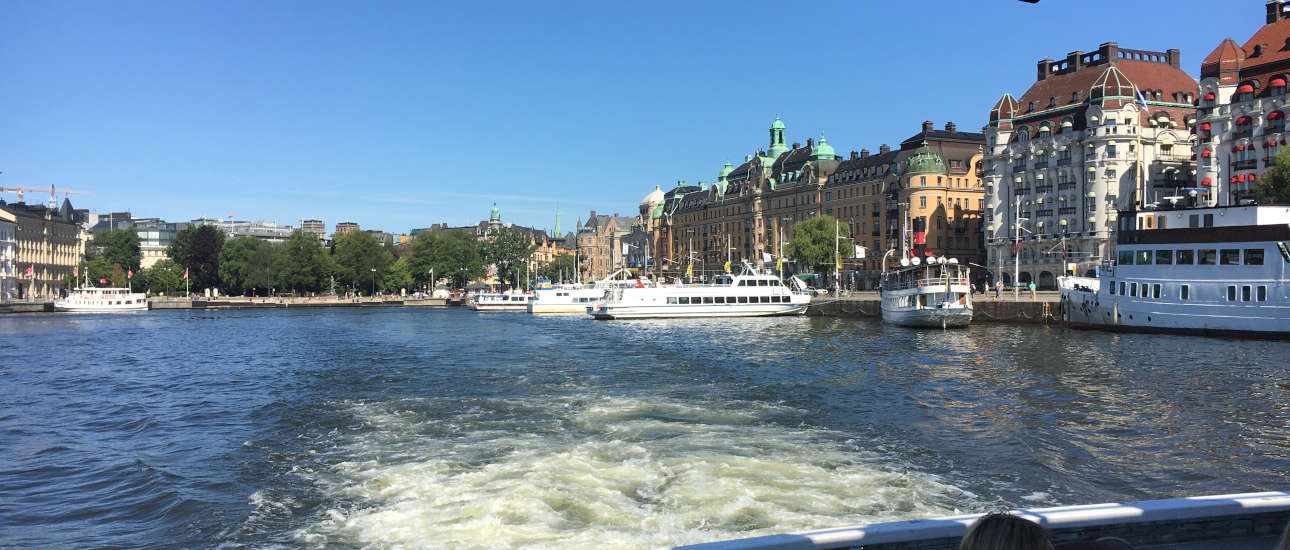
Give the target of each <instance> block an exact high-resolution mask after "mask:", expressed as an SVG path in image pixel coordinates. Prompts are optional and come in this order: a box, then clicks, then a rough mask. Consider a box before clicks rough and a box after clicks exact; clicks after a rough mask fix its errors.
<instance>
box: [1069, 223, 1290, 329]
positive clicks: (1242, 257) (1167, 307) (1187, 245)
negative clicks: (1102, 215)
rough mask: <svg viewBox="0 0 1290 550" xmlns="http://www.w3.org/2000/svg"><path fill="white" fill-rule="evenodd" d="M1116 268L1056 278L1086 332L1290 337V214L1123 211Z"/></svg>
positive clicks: (1072, 317) (1073, 318)
mask: <svg viewBox="0 0 1290 550" xmlns="http://www.w3.org/2000/svg"><path fill="white" fill-rule="evenodd" d="M1119 221H1120V227H1119V228H1118V231H1117V232H1116V245H1117V248H1116V261H1114V262H1111V261H1107V262H1103V265H1102V267H1101V269H1100V270H1099V271H1100V273H1099V274H1098V275H1099V276H1098V277H1073V276H1068V277H1059V278H1058V288H1059V290H1060V293H1061V300H1062V319H1063V320H1064V321H1065V322H1066V324H1067V325H1069V326H1072V327H1080V328H1100V329H1107V330H1120V331H1137V332H1177V333H1191V334H1205V335H1243V336H1256V337H1264V338H1286V337H1290V287H1288V286H1287V284H1286V283H1287V280H1286V278H1287V274H1286V271H1287V268H1288V267H1290V225H1288V224H1290V206H1255V205H1250V206H1220V207H1207V208H1177V209H1172V208H1159V209H1154V210H1143V211H1138V212H1125V213H1124V214H1122V215H1121V216H1120V220H1119Z"/></svg>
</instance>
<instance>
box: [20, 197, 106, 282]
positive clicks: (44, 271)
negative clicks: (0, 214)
mask: <svg viewBox="0 0 1290 550" xmlns="http://www.w3.org/2000/svg"><path fill="white" fill-rule="evenodd" d="M0 210H4V211H5V212H7V213H8V214H9V216H12V218H13V221H14V224H15V226H16V227H15V229H14V242H15V245H16V247H17V252H16V254H15V257H14V269H15V271H16V272H17V273H16V275H17V277H18V281H17V286H18V294H19V295H20V296H34V297H52V296H55V295H57V294H58V292H59V291H61V290H64V289H63V287H62V279H63V278H64V277H68V276H71V274H72V269H73V268H74V267H76V266H77V265H79V264H80V262H81V260H82V259H84V258H85V241H86V239H87V238H88V233H87V232H86V231H85V228H84V227H83V225H82V224H83V223H84V222H85V221H86V220H84V219H82V218H81V217H79V216H78V215H77V214H76V213H75V212H74V211H73V210H72V203H71V202H70V201H68V200H66V199H64V200H63V204H62V206H61V207H60V208H56V209H55V208H46V207H44V206H40V205H29V204H26V203H21V202H20V203H12V204H6V203H4V202H3V201H0ZM9 216H6V218H8V217H9Z"/></svg>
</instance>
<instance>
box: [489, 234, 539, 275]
mask: <svg viewBox="0 0 1290 550" xmlns="http://www.w3.org/2000/svg"><path fill="white" fill-rule="evenodd" d="M536 248H537V246H536V245H534V244H533V239H531V238H530V237H529V236H528V235H527V234H525V233H524V232H523V231H520V230H518V229H515V228H512V227H507V228H503V229H502V230H500V231H498V232H497V233H496V234H494V235H493V237H492V239H491V240H489V241H488V243H487V244H485V245H484V259H485V261H487V262H488V263H491V264H493V265H496V266H497V276H498V278H500V279H501V280H502V282H503V283H509V284H510V286H512V287H514V286H516V284H517V283H518V282H519V281H521V280H523V279H524V271H523V269H524V268H525V267H526V266H527V263H528V261H529V258H531V257H532V256H533V251H534V250H535V249H536Z"/></svg>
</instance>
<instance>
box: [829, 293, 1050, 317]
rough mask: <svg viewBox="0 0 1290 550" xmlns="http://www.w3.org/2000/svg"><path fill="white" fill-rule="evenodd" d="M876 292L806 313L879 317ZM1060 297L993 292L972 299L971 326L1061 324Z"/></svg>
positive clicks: (836, 300) (831, 300)
mask: <svg viewBox="0 0 1290 550" xmlns="http://www.w3.org/2000/svg"><path fill="white" fill-rule="evenodd" d="M881 303H882V301H881V299H880V298H879V297H878V292H877V291H862V292H852V293H849V294H847V295H845V296H839V297H833V296H819V297H816V298H815V300H813V301H812V302H811V305H810V306H809V307H808V308H807V309H806V314H807V315H811V316H817V317H882V308H881V307H880V306H881ZM1060 303H1061V302H1060V296H1059V295H1058V293H1057V292H1055V291H1040V292H1036V293H1035V295H1034V296H1033V298H1032V296H1031V294H1030V291H1029V290H1026V291H1022V292H1021V294H1020V296H1018V298H1017V299H1013V297H1012V292H1003V293H1001V294H1000V295H999V297H998V298H995V296H994V292H993V291H991V292H989V293H986V294H976V295H973V296H972V308H973V310H974V311H973V315H972V323H974V324H976V323H1020V324H1040V325H1047V324H1060V323H1061V312H1060V311H1059V310H1058V307H1059V305H1060Z"/></svg>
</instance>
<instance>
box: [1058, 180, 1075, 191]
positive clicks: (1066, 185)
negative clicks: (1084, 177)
mask: <svg viewBox="0 0 1290 550" xmlns="http://www.w3.org/2000/svg"><path fill="white" fill-rule="evenodd" d="M1074 188H1075V183H1074V182H1071V183H1059V184H1057V190H1058V191H1070V190H1072V189H1074Z"/></svg>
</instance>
